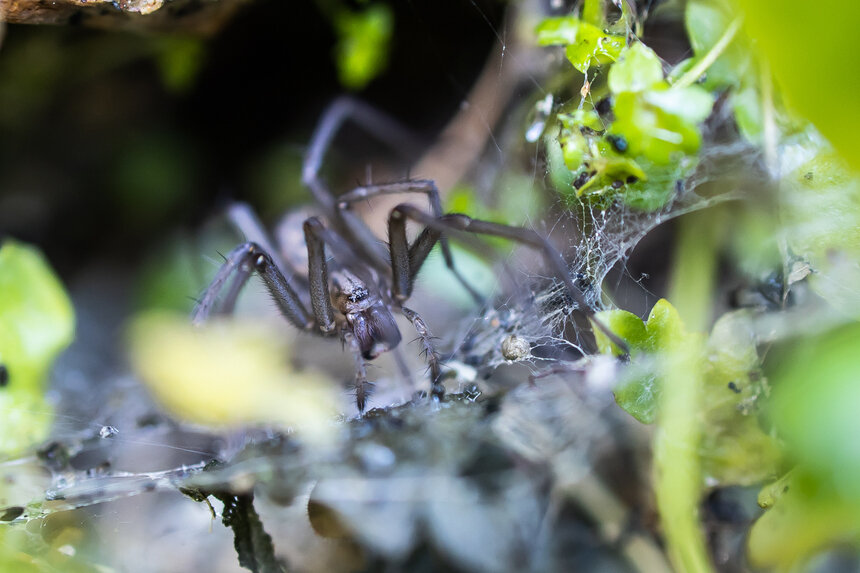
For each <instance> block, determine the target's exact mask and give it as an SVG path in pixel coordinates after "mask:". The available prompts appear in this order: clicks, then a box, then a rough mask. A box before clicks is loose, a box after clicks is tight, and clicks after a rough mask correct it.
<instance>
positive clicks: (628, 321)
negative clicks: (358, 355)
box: [594, 310, 648, 356]
mask: <svg viewBox="0 0 860 573" xmlns="http://www.w3.org/2000/svg"><path fill="white" fill-rule="evenodd" d="M594 316H595V318H596V319H598V320H600V321H601V322H602V323H603V324H605V325H606V326H608V327H609V330H611V331H612V332H613V333H614V334H616V335H618V336H619V337H620V338H621V339H622V340H624V341H625V342H626V343H627V344H629V345H630V347H631V349H641V348H643V347H644V345H645V344H646V343H647V339H648V335H647V333H646V331H645V323H643V322H642V319H641V318H639V317H638V316H636V315H635V314H633V313H631V312H627V311H626V310H603V311H600V312H598V313H596V314H595V315H594ZM594 338H595V339H596V340H597V348H598V349H599V350H600V352H602V353H604V354H616V355H619V356H620V355H621V354H624V352H623V351H622V350H621V349H620V348H618V347H617V346H615V344H613V343H612V341H611V340H610V339H609V337H607V336H606V335H605V334H604V333H603V331H601V330H600V329H599V328H595V329H594Z"/></svg>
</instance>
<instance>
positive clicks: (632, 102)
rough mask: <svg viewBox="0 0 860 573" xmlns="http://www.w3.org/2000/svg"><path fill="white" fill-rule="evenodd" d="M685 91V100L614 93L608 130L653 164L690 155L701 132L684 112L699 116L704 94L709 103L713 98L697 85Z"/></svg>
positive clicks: (636, 153)
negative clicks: (689, 99)
mask: <svg viewBox="0 0 860 573" xmlns="http://www.w3.org/2000/svg"><path fill="white" fill-rule="evenodd" d="M690 89H694V88H690ZM688 95H690V96H691V101H690V103H689V104H687V103H686V102H683V101H682V100H681V99H679V98H678V97H677V96H674V95H670V94H666V95H663V94H659V95H658V93H655V92H651V91H649V92H640V93H634V92H622V93H620V94H618V95H616V96H615V106H614V111H615V118H616V119H615V122H613V124H612V126H611V127H610V129H609V132H610V133H611V134H612V135H614V136H616V137H622V138H623V139H624V141H625V142H626V143H627V149H628V152H629V153H630V154H631V155H633V156H637V155H643V156H645V157H646V158H648V159H649V160H650V161H652V162H654V163H657V164H667V163H670V162H672V161H677V160H678V159H679V157H678V156H681V155H692V154H694V153H695V152H696V151H698V149H699V146H700V145H701V135H700V134H699V129H698V127H697V125H696V123H695V122H693V121H690V120H689V119H687V116H689V117H690V118H693V119H695V118H698V117H701V114H702V111H703V110H704V109H705V107H706V106H705V104H706V98H707V99H708V101H709V102H710V104H712V103H713V100H712V99H710V98H711V96H710V95H708V94H706V93H703V92H702V91H701V90H698V89H695V90H694V91H692V92H689V94H688ZM673 105H674V106H676V107H671V106H673ZM708 109H710V107H709V106H708Z"/></svg>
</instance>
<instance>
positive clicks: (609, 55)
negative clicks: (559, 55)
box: [564, 22, 626, 73]
mask: <svg viewBox="0 0 860 573" xmlns="http://www.w3.org/2000/svg"><path fill="white" fill-rule="evenodd" d="M625 45H626V40H625V39H624V36H619V35H615V34H606V33H604V32H603V31H602V30H601V29H600V28H597V27H595V26H592V25H591V24H587V23H585V22H580V24H579V28H578V29H577V31H576V40H575V41H574V42H572V43H570V45H568V46H567V48H565V52H564V53H565V56H567V59H568V60H569V61H570V63H571V64H573V67H575V68H576V69H577V70H579V71H580V72H582V73H585V72H587V71H588V69H589V68H591V67H592V66H596V65H599V64H605V63H607V62H614V61H615V60H617V59H618V56H619V55H620V54H621V50H623V49H624V46H625Z"/></svg>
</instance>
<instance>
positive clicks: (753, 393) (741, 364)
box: [700, 311, 782, 485]
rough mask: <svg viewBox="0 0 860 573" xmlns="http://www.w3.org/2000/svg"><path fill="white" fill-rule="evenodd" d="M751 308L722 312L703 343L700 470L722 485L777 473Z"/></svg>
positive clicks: (777, 449)
mask: <svg viewBox="0 0 860 573" xmlns="http://www.w3.org/2000/svg"><path fill="white" fill-rule="evenodd" d="M756 345H757V340H756V338H755V334H754V329H753V325H752V316H751V314H750V313H749V312H748V311H737V312H730V313H726V314H724V315H723V316H722V317H721V318H720V319H719V320H718V321H717V323H716V324H715V325H714V328H713V329H712V331H711V336H710V338H709V339H708V343H707V346H706V348H705V356H706V359H705V363H704V378H703V382H704V387H703V397H702V398H703V400H702V403H703V405H704V412H703V423H704V427H703V432H702V442H701V445H700V455H701V457H702V471H703V473H704V475H705V476H706V477H708V478H711V479H713V480H716V481H717V482H718V483H720V484H724V485H752V484H755V483H759V482H761V481H762V480H765V479H768V478H771V477H773V476H774V475H776V473H777V471H778V470H779V464H780V463H781V461H782V448H781V446H780V444H779V442H777V440H776V439H775V438H774V437H773V436H771V435H770V434H768V433H766V432H765V431H764V430H762V428H761V425H760V423H759V420H758V413H759V410H760V408H761V401H762V400H764V399H765V397H766V396H767V395H768V392H769V391H770V387H769V385H768V383H767V380H766V379H765V378H764V377H763V375H762V373H761V362H760V360H759V356H758V352H757V350H756Z"/></svg>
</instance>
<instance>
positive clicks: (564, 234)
mask: <svg viewBox="0 0 860 573" xmlns="http://www.w3.org/2000/svg"><path fill="white" fill-rule="evenodd" d="M725 115H727V112H724V111H717V112H715V115H714V117H713V118H712V121H711V122H710V123H709V125H713V126H717V128H711V127H708V126H707V125H706V126H705V129H704V134H703V136H704V137H703V139H704V143H703V146H702V149H701V150H700V152H699V163H698V165H697V166H696V167H695V169H694V170H693V171H692V173H691V174H690V175H688V176H687V177H685V178H682V179H678V180H675V181H673V182H672V183H671V185H673V186H674V189H673V190H672V195H671V198H670V199H669V200H668V201H667V203H666V204H665V205H664V206H663V207H662V208H660V209H659V210H656V211H650V212H649V211H642V210H637V209H634V208H631V207H630V206H628V205H626V204H625V203H624V202H623V201H622V200H621V199H620V196H619V198H618V199H617V200H615V201H614V202H613V203H612V204H611V205H609V206H608V207H607V206H600V205H595V204H592V203H589V202H588V201H585V200H583V201H580V202H577V203H576V204H575V205H573V206H571V207H565V206H564V204H563V203H562V201H561V200H560V199H559V200H558V207H559V211H560V215H558V217H557V218H556V219H555V222H554V223H553V224H548V223H547V222H546V221H545V222H544V224H543V227H544V228H545V229H549V230H551V231H552V233H551V235H552V237H553V239H554V242H555V244H556V246H557V247H558V248H559V249H560V250H561V252H562V254H563V256H564V257H565V260H566V261H567V263H568V269H569V272H570V275H571V277H573V278H574V283H575V284H576V285H577V287H579V288H580V290H581V291H582V292H583V294H584V295H585V299H586V301H587V302H588V303H589V305H591V306H592V308H594V309H595V310H603V309H606V308H611V307H612V304H611V303H610V302H608V301H609V297H608V296H607V295H608V294H610V291H608V290H607V287H612V285H611V284H608V283H609V282H610V281H608V280H607V275H609V273H610V271H612V270H613V269H616V270H619V271H620V272H621V275H622V276H626V277H628V278H630V279H632V280H633V281H634V282H636V283H637V284H639V288H642V289H643V290H644V287H643V286H642V285H641V283H639V281H638V280H637V279H636V278H635V277H632V276H631V275H630V274H629V272H628V271H627V262H628V260H629V257H630V254H631V252H632V251H633V250H634V248H635V247H636V245H637V244H639V242H640V241H641V240H642V239H643V238H644V237H645V236H646V235H648V233H650V232H651V231H653V230H654V229H655V228H657V227H658V226H660V225H662V224H663V223H666V222H667V221H670V220H671V219H674V218H676V217H679V216H681V215H684V214H686V213H690V212H693V211H697V210H701V209H705V208H708V207H710V206H713V205H715V204H718V203H721V202H724V201H730V200H736V199H739V198H740V196H741V188H740V187H741V186H742V185H750V184H755V182H756V180H757V179H756V178H755V177H751V174H753V175H754V174H759V176H760V175H761V173H762V170H761V168H760V165H761V161H762V158H761V156H760V153H758V152H757V151H756V150H755V149H754V148H753V147H752V146H751V145H750V144H749V143H747V142H745V141H743V140H742V139H741V138H740V137H739V136H738V134H737V133H736V132H734V131H733V130H732V133H729V134H726V133H725V131H726V129H725V125H726V119H727V118H726V117H724V116H725ZM718 130H719V131H718ZM717 181H719V184H716V183H717ZM547 193H554V191H552V190H548V191H547ZM537 230H538V231H539V232H540V229H539V228H538V229H537ZM530 259H531V260H534V259H535V257H531V258H530ZM508 264H513V266H515V267H517V272H518V274H519V275H520V276H519V277H518V278H517V280H516V281H514V282H516V283H518V285H517V289H516V291H515V292H514V293H512V294H508V295H505V296H504V297H502V298H500V299H499V300H498V301H497V303H496V304H495V305H494V306H493V307H492V308H490V309H489V310H487V311H486V312H485V313H484V314H483V315H482V316H480V317H478V318H477V319H475V320H474V321H472V322H471V323H470V324H468V325H467V327H466V329H465V330H466V334H465V335H464V336H463V337H462V339H461V340H462V344H461V345H460V346H459V348H458V349H457V350H456V351H455V353H454V356H455V357H456V358H458V359H461V360H463V361H464V362H466V363H467V364H472V365H480V368H485V369H487V370H493V369H495V368H497V367H498V366H500V365H502V364H509V363H511V360H508V359H507V358H506V357H505V355H504V352H503V350H502V342H503V341H505V339H507V338H508V337H511V336H513V337H515V338H517V339H522V340H525V341H526V342H528V344H529V346H530V347H531V353H530V354H529V355H528V356H527V357H524V358H522V359H521V361H523V362H526V363H528V364H529V365H530V368H531V369H532V370H533V372H534V373H535V374H540V373H541V372H543V371H546V369H547V368H552V365H553V364H554V363H556V362H558V361H560V360H561V361H569V360H575V359H577V358H579V357H581V356H582V355H583V354H586V353H587V350H586V347H585V345H584V344H583V342H582V337H581V336H580V335H579V330H578V327H577V325H576V324H575V321H574V311H575V309H576V303H575V302H574V301H573V300H572V298H571V296H570V295H569V293H568V292H567V289H566V287H565V286H564V284H562V283H561V281H559V280H557V279H556V278H555V277H552V276H551V275H550V274H549V271H548V270H547V269H546V266H545V265H542V266H531V267H529V268H525V267H524V266H523V264H522V263H518V262H517V259H516V257H514V262H513V263H508ZM580 324H581V323H580Z"/></svg>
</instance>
